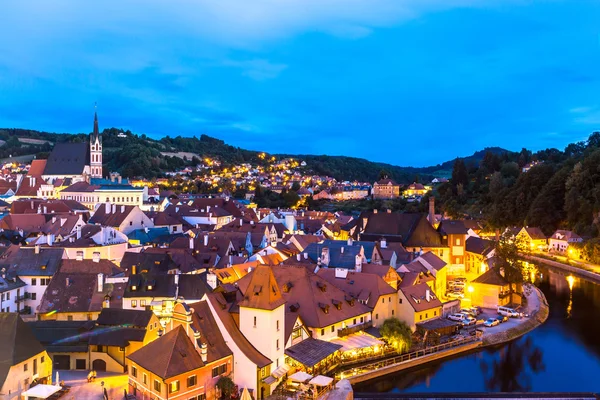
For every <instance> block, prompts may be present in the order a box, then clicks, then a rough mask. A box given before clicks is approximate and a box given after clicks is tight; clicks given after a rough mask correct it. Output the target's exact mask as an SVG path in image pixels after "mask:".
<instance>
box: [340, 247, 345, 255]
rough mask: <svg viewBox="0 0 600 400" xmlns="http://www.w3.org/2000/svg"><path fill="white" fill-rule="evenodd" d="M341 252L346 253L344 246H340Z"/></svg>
mask: <svg viewBox="0 0 600 400" xmlns="http://www.w3.org/2000/svg"><path fill="white" fill-rule="evenodd" d="M340 253H342V254H344V246H342V247H340Z"/></svg>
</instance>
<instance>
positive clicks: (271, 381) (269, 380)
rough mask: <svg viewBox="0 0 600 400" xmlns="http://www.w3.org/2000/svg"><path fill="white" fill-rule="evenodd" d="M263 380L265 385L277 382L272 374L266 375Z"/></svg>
mask: <svg viewBox="0 0 600 400" xmlns="http://www.w3.org/2000/svg"><path fill="white" fill-rule="evenodd" d="M263 382H264V383H266V384H267V385H272V384H274V383H275V382H277V379H275V378H274V377H273V375H269V376H267V377H266V378H265V379H263Z"/></svg>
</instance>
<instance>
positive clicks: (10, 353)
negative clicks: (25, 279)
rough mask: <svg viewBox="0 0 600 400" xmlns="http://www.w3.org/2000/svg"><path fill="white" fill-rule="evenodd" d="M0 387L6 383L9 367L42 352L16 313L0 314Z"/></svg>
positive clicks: (42, 349)
mask: <svg viewBox="0 0 600 400" xmlns="http://www.w3.org/2000/svg"><path fill="white" fill-rule="evenodd" d="M0 343H2V345H1V346H0V387H2V386H3V385H4V383H5V382H6V378H7V377H8V372H9V371H10V367H12V366H13V365H17V364H19V363H21V362H23V361H25V360H27V359H29V358H31V357H34V356H36V355H38V354H40V353H42V352H43V351H44V346H42V344H41V343H40V342H39V341H38V340H37V339H36V337H35V335H34V334H33V332H32V331H31V328H30V327H29V326H27V324H26V323H25V322H23V320H22V319H21V317H20V316H19V314H17V313H0Z"/></svg>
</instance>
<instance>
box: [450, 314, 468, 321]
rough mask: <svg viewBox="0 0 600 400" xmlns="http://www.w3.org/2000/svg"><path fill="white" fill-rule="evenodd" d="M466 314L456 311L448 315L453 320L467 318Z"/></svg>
mask: <svg viewBox="0 0 600 400" xmlns="http://www.w3.org/2000/svg"><path fill="white" fill-rule="evenodd" d="M465 317H466V315H465V314H463V313H456V314H450V315H448V319H449V320H451V321H462V320H463V319H465Z"/></svg>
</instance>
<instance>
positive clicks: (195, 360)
mask: <svg viewBox="0 0 600 400" xmlns="http://www.w3.org/2000/svg"><path fill="white" fill-rule="evenodd" d="M127 358H129V359H130V360H131V361H133V362H134V363H136V364H137V365H139V366H140V367H142V368H144V369H146V370H148V371H150V372H152V373H153V374H155V375H157V376H159V377H161V378H162V379H167V378H171V377H174V376H177V375H181V374H184V373H186V372H190V371H193V370H195V369H198V368H202V367H203V366H204V365H205V364H204V362H203V361H202V357H201V356H200V354H198V351H197V350H196V348H195V347H194V344H193V343H192V341H191V340H190V338H189V336H188V335H187V334H186V333H185V329H184V328H183V326H181V325H179V326H177V327H176V328H175V329H173V330H172V331H170V332H168V333H166V334H165V335H163V336H161V337H160V338H158V339H156V340H154V341H152V342H150V343H148V344H147V345H145V346H144V347H142V348H141V349H139V350H138V351H136V352H134V353H132V354H130V355H129V356H128V357H127Z"/></svg>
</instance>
